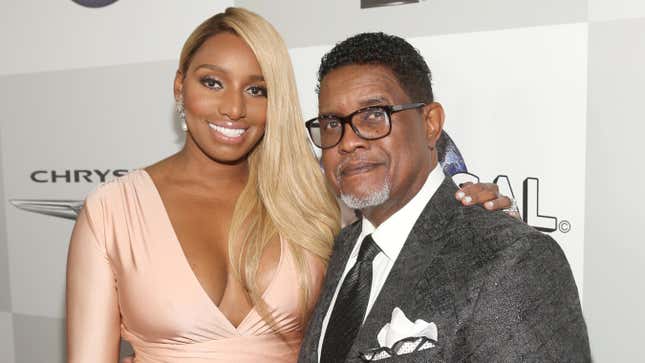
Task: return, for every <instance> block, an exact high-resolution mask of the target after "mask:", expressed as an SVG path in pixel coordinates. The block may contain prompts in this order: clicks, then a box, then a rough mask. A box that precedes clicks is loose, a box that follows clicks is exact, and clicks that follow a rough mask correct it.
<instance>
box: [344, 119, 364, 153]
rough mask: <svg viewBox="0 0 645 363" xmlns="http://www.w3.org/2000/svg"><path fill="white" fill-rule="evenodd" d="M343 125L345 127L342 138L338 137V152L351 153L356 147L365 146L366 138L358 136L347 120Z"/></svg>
mask: <svg viewBox="0 0 645 363" xmlns="http://www.w3.org/2000/svg"><path fill="white" fill-rule="evenodd" d="M343 127H344V128H345V129H344V132H343V138H342V139H340V142H339V143H338V149H339V150H340V152H342V153H351V152H353V151H355V150H356V149H357V148H364V147H366V143H367V140H365V139H363V138H361V137H360V136H358V135H357V134H356V132H354V129H353V128H352V126H351V125H350V124H349V122H348V123H346V124H345V125H343Z"/></svg>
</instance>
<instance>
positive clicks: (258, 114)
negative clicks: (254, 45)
mask: <svg viewBox="0 0 645 363" xmlns="http://www.w3.org/2000/svg"><path fill="white" fill-rule="evenodd" d="M179 96H181V97H183V100H184V108H185V112H186V124H187V126H188V130H189V135H187V141H186V142H187V143H189V142H193V143H195V144H196V145H197V147H198V148H199V149H200V150H201V151H202V152H203V153H205V154H206V155H207V156H208V157H210V158H211V159H213V160H216V161H219V162H223V163H235V162H238V161H240V160H243V159H244V158H245V157H246V156H247V155H248V154H249V152H250V151H251V150H252V149H253V147H254V146H255V145H257V143H258V142H259V141H260V139H261V138H262V135H264V125H265V122H266V109H267V89H266V83H265V82H264V77H263V76H262V71H261V69H260V65H259V64H258V61H257V59H256V58H255V55H254V54H253V51H251V48H249V46H248V45H247V44H246V43H245V42H244V40H242V39H241V38H240V37H238V36H237V35H234V34H231V33H219V34H217V35H214V36H212V37H210V38H209V39H207V40H206V41H205V42H204V44H203V45H202V46H201V47H200V48H199V49H198V50H197V52H195V54H194V56H193V58H192V60H191V62H190V64H189V66H188V69H187V71H186V74H181V73H180V72H177V77H176V78H175V97H177V98H178V97H179Z"/></svg>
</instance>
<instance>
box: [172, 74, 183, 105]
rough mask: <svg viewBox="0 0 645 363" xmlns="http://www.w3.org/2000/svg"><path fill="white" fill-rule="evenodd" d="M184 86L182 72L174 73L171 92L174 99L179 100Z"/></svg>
mask: <svg viewBox="0 0 645 363" xmlns="http://www.w3.org/2000/svg"><path fill="white" fill-rule="evenodd" d="M183 88H184V74H183V73H181V71H179V70H178V71H177V73H175V82H174V83H173V93H174V94H175V100H179V99H181V98H183V97H182V94H183V93H182V92H183Z"/></svg>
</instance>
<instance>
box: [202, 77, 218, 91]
mask: <svg viewBox="0 0 645 363" xmlns="http://www.w3.org/2000/svg"><path fill="white" fill-rule="evenodd" d="M201 82H202V84H203V85H204V86H206V87H208V88H213V89H218V88H222V84H221V83H220V81H218V80H216V79H213V78H209V77H206V78H202V80H201Z"/></svg>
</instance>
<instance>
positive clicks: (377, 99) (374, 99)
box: [358, 96, 387, 108]
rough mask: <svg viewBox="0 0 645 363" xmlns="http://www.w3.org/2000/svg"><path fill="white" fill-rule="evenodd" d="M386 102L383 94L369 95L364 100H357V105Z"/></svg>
mask: <svg viewBox="0 0 645 363" xmlns="http://www.w3.org/2000/svg"><path fill="white" fill-rule="evenodd" d="M384 103H387V100H386V99H385V97H383V96H376V97H370V98H367V99H365V100H362V101H359V102H358V105H359V106H360V107H361V108H362V107H369V106H374V105H382V104H384Z"/></svg>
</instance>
